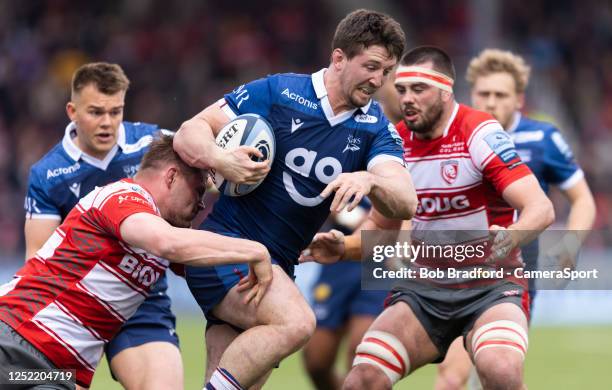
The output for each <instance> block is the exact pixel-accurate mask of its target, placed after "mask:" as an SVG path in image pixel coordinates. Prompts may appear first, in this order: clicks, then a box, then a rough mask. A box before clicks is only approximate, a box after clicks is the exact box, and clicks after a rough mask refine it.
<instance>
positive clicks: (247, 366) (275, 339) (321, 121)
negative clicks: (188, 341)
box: [174, 10, 416, 389]
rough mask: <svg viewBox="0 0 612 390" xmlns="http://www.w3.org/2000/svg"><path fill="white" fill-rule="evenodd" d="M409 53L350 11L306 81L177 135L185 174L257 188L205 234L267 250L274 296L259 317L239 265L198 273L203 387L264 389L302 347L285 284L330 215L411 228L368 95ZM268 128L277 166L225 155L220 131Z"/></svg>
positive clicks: (254, 89) (298, 306)
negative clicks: (245, 293) (243, 124)
mask: <svg viewBox="0 0 612 390" xmlns="http://www.w3.org/2000/svg"><path fill="white" fill-rule="evenodd" d="M404 46H405V37H404V33H403V31H402V30H401V27H400V26H399V24H398V23H397V22H396V21H394V20H393V19H392V18H390V17H389V16H387V15H384V14H381V13H378V12H373V11H368V10H357V11H354V12H352V13H350V14H349V15H347V16H346V17H345V18H344V19H343V20H342V21H341V22H340V23H339V25H338V27H337V29H336V33H335V35H334V39H333V42H332V53H331V56H330V57H331V63H330V64H329V67H328V68H326V69H321V70H320V71H317V72H315V73H313V74H312V75H304V74H278V75H272V76H268V77H265V78H262V79H259V80H256V81H253V82H250V83H247V84H245V85H242V86H239V87H238V88H236V89H235V90H234V91H233V92H231V93H229V94H227V95H225V97H224V98H222V99H221V100H219V101H218V102H217V103H215V104H212V105H210V106H209V107H207V108H206V109H204V110H203V111H202V112H201V113H199V114H197V115H196V116H195V117H194V118H192V119H190V120H188V121H186V122H185V123H183V125H182V126H181V128H180V129H179V131H178V132H177V135H176V138H175V141H174V144H175V149H176V150H177V151H178V153H179V154H180V155H181V157H182V158H183V159H184V160H185V161H187V162H188V163H190V164H192V165H195V166H197V167H200V168H213V169H216V170H217V171H219V172H221V174H222V175H223V176H224V177H225V178H226V179H228V180H230V181H232V182H238V183H247V184H251V183H255V182H257V181H259V180H260V179H261V178H263V177H264V176H265V175H267V177H266V179H265V180H264V181H263V183H262V184H261V185H260V186H259V187H258V188H257V189H256V190H254V191H253V192H251V193H250V194H248V195H246V196H242V197H229V196H224V195H221V197H220V199H219V201H218V202H217V204H216V205H215V208H214V210H213V212H212V214H211V215H210V216H209V217H208V219H207V221H205V222H204V224H203V225H202V228H203V229H206V230H211V231H214V232H217V233H221V234H226V235H230V236H236V237H245V238H247V237H248V238H250V239H252V240H255V241H259V242H261V243H263V244H264V245H265V246H266V247H267V248H268V250H269V251H270V253H271V255H272V259H273V262H274V263H275V265H274V274H273V280H272V285H271V287H270V289H269V291H268V293H267V294H266V296H265V297H264V299H263V300H262V301H261V303H260V304H259V305H258V306H257V307H255V306H253V305H244V304H243V303H242V297H241V296H240V294H239V293H238V292H237V291H236V288H235V285H236V284H237V283H238V281H239V279H240V278H241V276H243V275H245V274H246V273H247V271H248V269H247V268H246V267H243V266H242V265H235V266H225V267H214V268H208V269H203V270H200V271H198V270H197V269H195V268H192V267H188V268H187V272H186V278H187V282H188V285H189V287H190V289H191V291H192V293H193V294H194V296H195V297H196V299H197V301H198V303H199V304H200V306H201V308H202V310H203V311H204V314H205V316H206V317H207V320H208V321H207V327H208V330H207V332H206V341H207V350H208V354H207V359H208V362H207V363H208V366H207V376H206V378H207V380H209V383H208V384H207V386H209V387H210V388H220V387H221V386H225V387H222V388H228V389H239V388H248V387H251V386H253V385H260V384H262V383H263V381H265V379H266V377H267V374H268V373H269V372H270V371H271V369H272V368H273V367H275V366H276V365H278V363H279V362H280V361H281V360H282V359H283V358H285V357H286V356H288V355H289V354H291V353H293V352H295V351H296V350H298V349H299V348H300V347H301V346H303V345H304V344H305V343H306V341H307V340H308V339H309V338H310V336H311V334H312V333H313V331H314V328H315V317H314V315H313V312H312V310H311V309H310V307H309V306H308V304H307V302H306V300H305V299H304V297H303V296H302V295H301V293H300V292H299V291H298V289H297V287H296V286H295V284H294V283H293V281H292V278H293V270H294V266H295V264H297V260H298V256H299V253H300V251H301V250H303V249H304V248H306V246H307V245H308V243H309V242H310V240H311V239H312V237H313V236H314V234H315V233H316V232H317V230H318V229H319V228H320V227H321V225H322V224H323V222H324V221H325V219H326V218H327V216H328V215H329V213H330V209H331V210H334V211H339V210H342V209H344V208H345V207H347V206H348V207H347V209H348V210H351V209H353V208H354V207H355V206H356V205H357V204H358V203H359V202H360V201H361V199H362V198H363V197H364V196H366V195H367V196H368V197H369V198H370V200H371V201H372V204H373V206H374V207H375V208H377V209H378V210H379V211H380V212H381V213H383V214H384V215H386V216H388V217H391V218H399V219H408V218H410V217H412V215H413V213H414V211H415V208H416V195H415V192H414V189H413V188H412V185H411V180H410V175H409V174H408V173H407V172H406V169H405V167H404V164H403V160H402V146H401V139H400V138H399V136H398V134H397V132H396V130H395V128H394V127H393V125H391V124H390V123H389V121H388V120H387V119H386V117H385V116H384V114H383V113H382V110H381V107H380V106H379V105H378V103H376V102H374V101H373V100H372V95H373V94H374V93H375V92H376V91H377V90H378V89H379V88H380V87H381V86H382V85H383V84H384V83H385V82H386V80H387V76H388V74H389V73H390V72H391V71H392V69H393V67H394V66H395V64H396V63H397V60H398V58H399V57H400V56H401V54H402V52H403V50H404ZM237 55H239V53H237ZM244 113H255V114H259V115H262V116H263V117H265V118H266V119H267V120H268V122H270V124H271V125H272V127H273V129H274V132H275V136H276V148H277V151H276V157H275V160H274V161H273V162H267V161H266V162H259V163H258V162H253V161H251V156H252V155H255V156H258V157H261V155H260V154H259V152H258V151H257V150H255V149H253V148H249V147H241V148H238V149H236V150H233V151H225V150H223V149H220V148H219V147H217V146H216V145H215V142H214V139H215V138H214V137H215V135H216V134H217V133H218V132H219V130H220V129H221V128H222V127H223V126H224V125H225V124H226V123H228V122H229V121H230V120H232V119H233V118H234V117H236V116H237V115H239V114H244Z"/></svg>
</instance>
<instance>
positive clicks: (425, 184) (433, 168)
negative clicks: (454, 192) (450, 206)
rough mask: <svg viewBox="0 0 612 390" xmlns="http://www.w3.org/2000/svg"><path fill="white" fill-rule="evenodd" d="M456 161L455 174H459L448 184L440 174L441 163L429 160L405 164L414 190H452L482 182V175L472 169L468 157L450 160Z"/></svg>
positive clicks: (472, 165)
mask: <svg viewBox="0 0 612 390" xmlns="http://www.w3.org/2000/svg"><path fill="white" fill-rule="evenodd" d="M451 160H457V163H458V166H457V172H459V174H458V176H457V179H456V181H454V182H453V183H452V184H448V183H447V182H446V181H445V180H444V178H443V177H442V174H441V161H440V160H429V161H418V162H409V163H406V165H407V166H408V169H409V170H410V174H411V175H412V181H413V182H414V183H415V186H416V190H417V191H420V190H421V189H422V188H448V189H454V188H457V187H465V186H470V185H472V184H480V183H481V182H482V173H481V172H480V171H477V170H476V169H475V168H474V164H473V163H472V160H471V159H470V158H468V157H459V158H452V159H451Z"/></svg>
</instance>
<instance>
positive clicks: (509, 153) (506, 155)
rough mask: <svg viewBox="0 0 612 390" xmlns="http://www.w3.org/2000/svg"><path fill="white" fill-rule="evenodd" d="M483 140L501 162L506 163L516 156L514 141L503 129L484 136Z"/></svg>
mask: <svg viewBox="0 0 612 390" xmlns="http://www.w3.org/2000/svg"><path fill="white" fill-rule="evenodd" d="M484 140H485V142H486V143H487V145H489V147H490V148H491V150H493V153H495V154H496V155H497V156H498V157H499V158H500V159H501V160H502V161H503V162H505V163H507V162H510V161H512V160H514V159H515V158H517V157H518V154H517V152H516V149H515V148H514V143H513V142H512V139H511V138H510V136H509V135H508V134H507V133H506V132H505V131H496V132H495V133H492V134H489V135H487V136H485V137H484Z"/></svg>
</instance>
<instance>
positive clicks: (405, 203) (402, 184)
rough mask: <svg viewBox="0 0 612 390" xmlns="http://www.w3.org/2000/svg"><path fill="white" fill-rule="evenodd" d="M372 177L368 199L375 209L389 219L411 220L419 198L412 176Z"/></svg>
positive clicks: (374, 175) (404, 174)
mask: <svg viewBox="0 0 612 390" xmlns="http://www.w3.org/2000/svg"><path fill="white" fill-rule="evenodd" d="M372 176H373V177H372V180H373V185H372V190H371V191H370V194H369V195H368V197H369V198H370V200H371V201H372V204H373V205H374V207H376V209H377V210H379V211H380V212H381V214H383V215H384V216H385V217H387V218H393V219H411V218H412V217H413V216H414V213H415V211H416V205H417V196H416V192H415V190H414V185H413V184H412V179H411V178H410V175H409V174H408V173H407V172H406V173H402V174H401V175H394V176H390V177H383V176H380V175H376V174H373V175H372Z"/></svg>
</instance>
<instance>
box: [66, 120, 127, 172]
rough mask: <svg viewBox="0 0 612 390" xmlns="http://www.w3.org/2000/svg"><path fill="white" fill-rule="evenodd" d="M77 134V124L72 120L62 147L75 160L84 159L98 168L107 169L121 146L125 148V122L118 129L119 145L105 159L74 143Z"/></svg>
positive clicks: (67, 127)
mask: <svg viewBox="0 0 612 390" xmlns="http://www.w3.org/2000/svg"><path fill="white" fill-rule="evenodd" d="M75 135H76V124H75V123H74V122H70V123H69V124H68V126H66V131H65V133H64V138H63V139H62V147H63V148H64V150H65V151H66V154H68V156H70V158H71V159H73V160H74V161H79V160H80V159H83V161H85V162H87V163H88V164H90V165H93V166H95V167H97V168H100V169H102V170H105V169H106V168H107V167H108V164H110V162H111V161H112V160H113V158H114V157H115V155H116V154H117V151H118V150H119V148H121V149H122V150H123V149H124V148H125V146H126V143H125V127H124V126H123V123H121V124H120V125H119V129H118V130H117V145H115V146H113V148H112V149H111V150H110V151H109V152H108V154H107V155H106V157H104V159H103V160H100V159H97V158H95V157H92V156H90V155H88V154H87V153H85V152H83V151H82V150H81V149H79V147H78V146H76V144H75V143H74V140H73V138H74V137H75Z"/></svg>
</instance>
